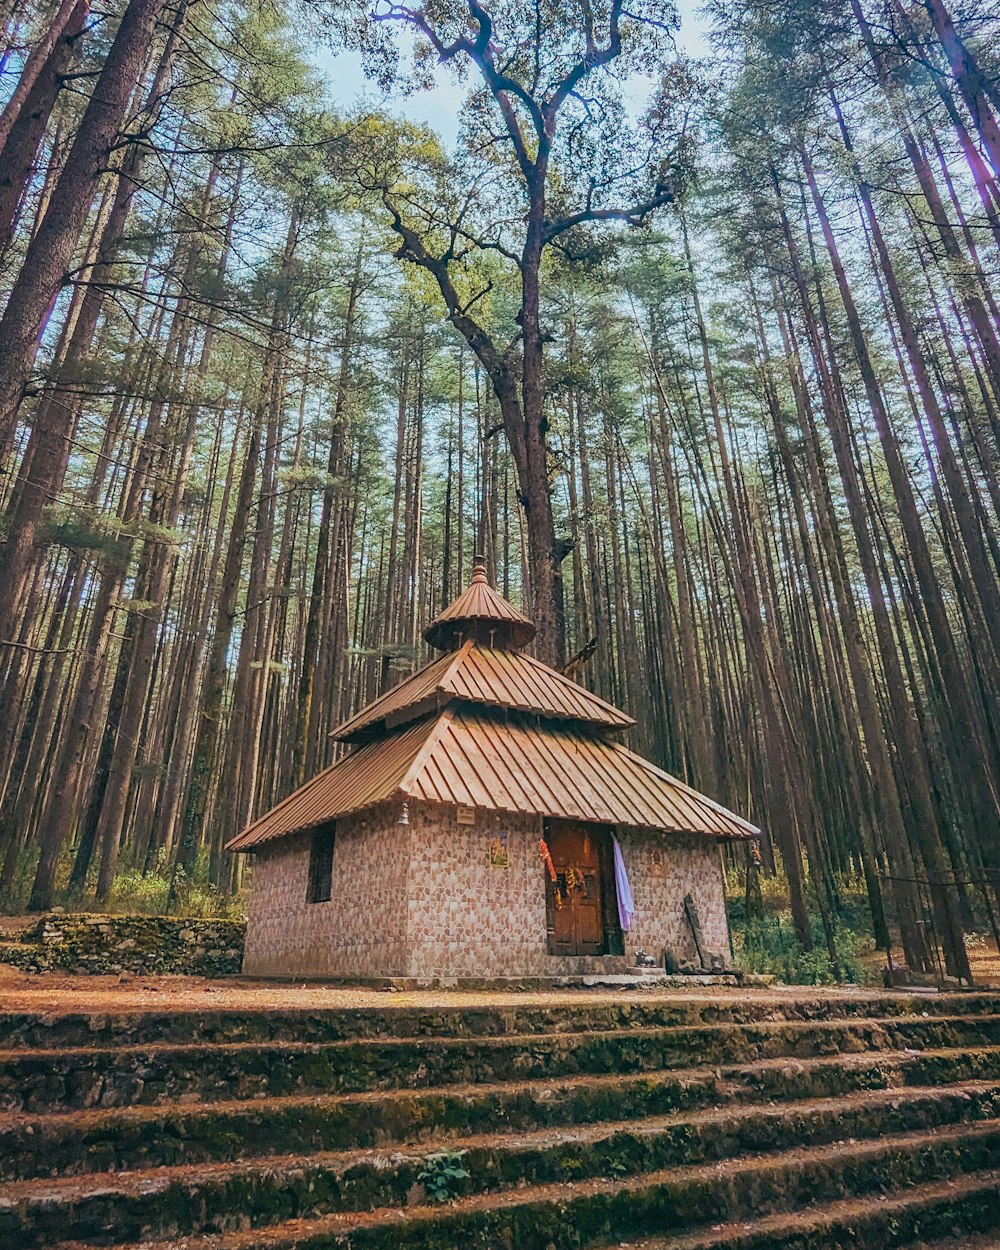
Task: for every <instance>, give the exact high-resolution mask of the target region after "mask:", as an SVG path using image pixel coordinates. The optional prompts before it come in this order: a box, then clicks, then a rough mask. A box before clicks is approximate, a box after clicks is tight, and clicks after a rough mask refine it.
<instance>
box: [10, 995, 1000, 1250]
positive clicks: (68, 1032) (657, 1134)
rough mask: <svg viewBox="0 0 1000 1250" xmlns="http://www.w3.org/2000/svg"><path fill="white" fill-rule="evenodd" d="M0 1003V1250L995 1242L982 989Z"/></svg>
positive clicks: (996, 1007) (61, 998) (995, 1105)
mask: <svg viewBox="0 0 1000 1250" xmlns="http://www.w3.org/2000/svg"><path fill="white" fill-rule="evenodd" d="M5 1007H6V1010H4V1012H3V1013H2V1014H0V1047H2V1054H0V1105H2V1107H3V1108H4V1110H3V1111H2V1113H0V1245H3V1246H4V1247H6V1246H8V1245H9V1246H11V1247H16V1248H17V1250H32V1248H34V1247H58V1248H59V1250H81V1248H82V1247H96V1246H119V1247H129V1248H130V1250H137V1248H138V1247H140V1246H141V1247H146V1248H147V1250H168V1248H170V1250H257V1248H258V1247H260V1248H261V1250H263V1248H264V1247H267V1248H268V1250H305V1248H306V1247H309V1248H310V1250H320V1248H321V1247H349V1248H351V1250H451V1248H453V1250H465V1248H466V1247H470V1248H473V1247H475V1248H480V1250H494V1248H495V1250H553V1248H554V1250H585V1248H589V1247H593V1248H595V1250H596V1248H597V1247H603V1246H622V1245H628V1246H630V1247H632V1248H633V1250H737V1248H739V1250H750V1248H751V1247H753V1248H758V1250H764V1248H765V1247H767V1248H779V1247H781V1248H785V1250H792V1248H793V1247H794V1248H795V1250H821V1248H822V1250H833V1248H834V1247H842V1246H843V1247H846V1246H848V1245H850V1246H851V1247H853V1250H876V1248H878V1250H888V1248H889V1247H904V1246H915V1245H916V1244H917V1243H918V1242H932V1241H939V1240H944V1239H949V1238H954V1237H958V1238H960V1239H962V1240H967V1244H968V1246H969V1247H970V1250H971V1247H972V1246H974V1245H975V1246H977V1247H978V1246H981V1245H983V1244H984V1243H983V1242H982V1241H981V1240H980V1239H979V1238H981V1236H982V1235H984V1234H987V1233H989V1232H990V1231H991V1230H995V1229H997V1228H1000V995H995V994H994V995H991V994H984V993H965V994H961V995H959V994H919V995H916V994H905V993H875V992H843V993H841V992H836V991H831V992H825V993H824V992H815V993H812V992H803V991H799V992H788V991H773V990H751V989H739V990H736V991H733V990H728V989H715V990H705V989H703V990H697V989H691V990H689V991H687V992H677V991H669V990H662V991H660V990H653V989H651V990H649V991H647V992H642V993H636V992H632V991H618V992H611V991H604V992H585V991H579V990H577V991H571V990H565V991H562V992H559V993H552V994H543V993H522V994H511V993H508V994H501V993H489V994H482V995H478V996H477V995H474V994H452V995H449V994H447V993H443V992H439V993H430V994H385V993H382V994H377V993H375V992H372V991H366V992H362V991H355V992H347V991H338V990H324V989H322V988H321V987H307V988H305V989H303V990H301V991H299V990H297V989H295V988H293V987H281V986H266V987H254V986H250V985H246V984H243V985H233V984H226V983H222V982H220V983H214V984H213V983H201V984H199V983H178V984H177V985H176V986H174V987H171V986H170V985H169V984H168V983H167V982H159V983H157V982H153V981H150V982H144V983H142V984H139V985H132V986H125V987H121V988H120V989H118V990H116V989H115V988H113V987H111V986H94V987H92V988H91V989H90V990H89V991H88V990H87V989H84V988H81V989H77V988H75V987H74V988H72V989H70V990H67V989H64V988H60V987H54V988H51V989H46V988H45V986H44V985H42V984H37V983H36V984H35V985H33V986H32V987H31V988H24V987H22V986H18V987H15V988H14V989H13V990H12V992H11V993H10V994H9V995H7V997H6V1000H5ZM444 1151H446V1152H451V1154H453V1155H455V1156H458V1158H457V1160H452V1162H457V1167H456V1169H455V1170H456V1172H457V1173H458V1175H457V1176H455V1177H453V1178H451V1179H449V1180H447V1183H446V1185H445V1195H444V1196H445V1197H446V1198H447V1199H448V1200H447V1201H443V1202H434V1201H431V1200H430V1199H431V1197H432V1196H433V1192H432V1190H433V1187H432V1186H429V1178H428V1173H430V1174H431V1176H433V1175H434V1174H435V1173H436V1172H440V1171H441V1169H442V1167H446V1166H447V1163H448V1161H447V1160H446V1161H445V1163H444V1164H442V1162H441V1161H440V1159H438V1160H435V1159H434V1158H433V1157H431V1158H429V1156H436V1155H439V1154H440V1153H441V1152H444ZM462 1173H465V1174H467V1175H462ZM950 1244H956V1245H957V1244H960V1242H958V1243H950Z"/></svg>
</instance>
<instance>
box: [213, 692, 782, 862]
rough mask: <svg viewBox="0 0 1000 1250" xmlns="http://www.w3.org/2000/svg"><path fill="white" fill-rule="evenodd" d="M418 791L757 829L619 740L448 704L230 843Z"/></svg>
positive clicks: (695, 828) (247, 845) (336, 767)
mask: <svg viewBox="0 0 1000 1250" xmlns="http://www.w3.org/2000/svg"><path fill="white" fill-rule="evenodd" d="M407 798H412V799H419V800H424V801H427V802H431V803H449V804H458V805H461V806H466V807H479V808H484V809H486V810H489V811H500V812H526V813H529V814H534V815H539V816H548V817H552V818H558V819H567V820H582V821H591V822H595V823H598V824H609V825H618V826H626V827H629V826H631V827H636V828H644V829H660V830H665V831H669V832H688V833H701V834H705V835H708V836H710V837H715V838H739V839H743V838H748V837H753V836H754V835H755V834H757V833H758V832H759V830H758V829H756V828H755V826H753V825H751V824H749V823H748V822H747V821H745V820H743V819H742V818H741V817H739V816H737V815H735V813H733V812H730V811H728V810H727V809H726V808H724V807H722V806H721V805H720V804H718V803H715V802H713V800H712V799H709V798H706V797H705V795H703V794H699V793H698V791H696V790H692V789H691V787H690V786H687V785H685V784H684V783H683V782H682V781H678V780H677V778H676V777H672V776H671V775H670V774H669V773H665V772H663V771H662V769H659V768H657V767H656V766H655V765H653V764H651V763H649V761H648V760H644V759H642V758H641V756H638V755H635V754H634V753H633V752H632V751H629V750H627V749H626V748H625V747H623V746H621V745H620V744H619V743H617V742H609V741H607V740H606V739H605V738H603V737H600V736H597V735H595V734H594V733H592V732H588V731H587V730H586V729H584V728H574V727H573V726H569V725H567V726H564V727H558V728H557V727H554V726H553V725H552V723H551V722H548V723H543V722H539V721H538V720H537V719H535V718H526V717H520V716H516V715H508V716H499V715H491V714H489V713H484V712H482V711H480V710H478V709H474V708H468V707H463V706H461V705H452V706H450V707H448V708H446V709H445V710H444V711H443V712H441V713H439V714H438V715H436V716H431V717H428V718H427V719H425V720H422V721H419V722H417V723H416V724H414V725H410V726H409V727H407V728H406V729H404V730H402V731H401V732H399V733H396V734H393V735H392V736H391V737H389V738H384V739H382V740H380V741H378V742H371V743H369V744H368V745H366V746H363V747H360V748H359V749H358V750H356V751H353V752H352V753H351V754H350V755H347V756H345V757H344V758H343V759H341V760H338V762H337V763H336V764H333V765H331V767H329V768H327V769H326V770H325V771H323V772H321V773H319V774H318V775H317V776H316V777H314V778H313V779H312V781H309V782H307V783H306V784H305V785H304V786H302V787H301V788H300V789H298V790H296V791H295V792H294V794H291V795H289V796H288V798H287V799H285V800H284V802H282V803H279V804H278V806H277V807H274V808H272V809H271V811H269V812H267V813H265V814H264V815H263V816H261V817H260V818H259V819H257V820H255V821H254V822H253V824H251V825H249V826H248V827H247V828H246V829H244V830H243V831H242V832H241V833H239V834H237V835H236V837H235V838H233V839H232V840H231V841H230V842H229V843H228V849H229V850H231V851H249V850H254V849H255V848H256V847H258V846H260V845H262V844H263V843H264V842H269V841H271V840H272V839H274V838H280V837H284V836H286V835H287V834H291V833H297V832H299V831H300V830H303V829H310V828H314V827H315V826H317V825H321V824H326V823H327V822H328V821H331V820H336V818H337V817H338V816H345V815H347V814H348V813H350V812H356V811H361V810H363V809H364V808H368V807H373V806H375V805H376V804H378V803H383V802H386V801H388V800H393V799H395V800H401V799H407Z"/></svg>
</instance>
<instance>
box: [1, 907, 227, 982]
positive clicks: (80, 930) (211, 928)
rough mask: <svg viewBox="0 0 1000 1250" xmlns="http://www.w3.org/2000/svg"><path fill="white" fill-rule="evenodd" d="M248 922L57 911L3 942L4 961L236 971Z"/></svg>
mask: <svg viewBox="0 0 1000 1250" xmlns="http://www.w3.org/2000/svg"><path fill="white" fill-rule="evenodd" d="M245 927H246V926H245V925H244V923H243V922H242V921H241V920H226V919H215V920H205V919H190V918H185V917H180V916H107V915H101V914H94V915H91V914H80V915H77V914H72V913H70V914H67V913H65V912H52V913H49V914H47V915H45V916H43V917H41V919H39V920H38V921H36V923H35V924H33V925H32V926H31V927H30V928H28V929H25V930H23V931H22V932H21V933H20V934H18V936H17V940H16V941H12V942H4V943H0V963H9V964H14V965H15V966H16V967H18V968H21V969H22V970H23V971H25V972H47V971H50V970H58V971H60V972H73V973H76V972H80V973H94V974H107V973H113V972H133V973H148V974H152V973H165V972H166V973H183V974H185V975H187V976H201V977H219V976H231V975H232V974H233V973H235V972H239V970H240V960H241V959H242V955H243V935H244V930H245Z"/></svg>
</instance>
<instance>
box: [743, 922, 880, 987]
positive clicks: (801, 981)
mask: <svg viewBox="0 0 1000 1250" xmlns="http://www.w3.org/2000/svg"><path fill="white" fill-rule="evenodd" d="M811 922H812V925H811V927H812V939H813V949H812V950H809V951H807V950H804V949H803V948H802V946H801V945H800V943H799V941H798V938H797V937H796V936H795V930H794V928H793V926H792V923H791V918H790V917H789V916H788V915H787V913H786V915H784V916H782V915H780V914H778V915H772V914H766V915H763V916H755V917H753V918H752V919H751V920H743V921H742V923H737V924H734V926H733V954H734V956H735V959H736V963H737V965H738V966H739V967H741V968H743V969H744V970H745V971H746V972H756V973H763V974H765V975H767V976H773V977H776V978H777V979H778V980H779V981H784V982H785V983H786V984H788V985H834V984H836V983H838V982H848V983H850V984H853V985H865V984H867V983H869V982H870V980H871V976H870V973H869V971H868V969H867V968H866V967H865V964H864V962H863V960H862V955H863V954H864V949H865V947H866V945H867V946H869V947H870V945H871V939H870V938H866V937H865V935H864V934H861V933H858V932H857V931H856V930H854V929H852V928H849V927H847V926H846V925H845V924H843V923H838V925H837V927H836V929H835V931H834V949H835V951H836V954H837V968H836V970H835V969H834V968H833V967H832V966H831V962H830V956H829V953H828V951H827V947H826V938H825V936H824V933H823V927H822V924H821V922H820V919H819V917H818V916H813V917H812V918H811Z"/></svg>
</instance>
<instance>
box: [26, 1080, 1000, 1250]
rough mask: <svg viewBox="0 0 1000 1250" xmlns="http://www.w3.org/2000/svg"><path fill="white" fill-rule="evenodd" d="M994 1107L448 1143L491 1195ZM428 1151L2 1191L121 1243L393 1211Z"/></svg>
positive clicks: (806, 1112)
mask: <svg viewBox="0 0 1000 1250" xmlns="http://www.w3.org/2000/svg"><path fill="white" fill-rule="evenodd" d="M998 1113H1000V1083H995V1084H990V1083H973V1084H967V1085H960V1086H955V1087H953V1088H951V1089H944V1090H942V1089H919V1090H908V1091H899V1092H897V1093H895V1094H894V1095H893V1096H892V1097H891V1098H886V1097H885V1095H884V1093H882V1092H881V1091H879V1092H875V1093H872V1092H865V1093H861V1094H855V1095H852V1096H850V1097H847V1098H843V1099H825V1100H820V1101H813V1102H804V1103H803V1102H796V1103H791V1104H785V1105H783V1106H780V1107H759V1106H744V1107H736V1108H729V1109H725V1110H722V1111H717V1110H705V1111H701V1112H695V1113H693V1114H689V1115H672V1116H665V1117H652V1118H647V1119H644V1120H639V1121H635V1120H629V1121H621V1122H618V1123H611V1124H607V1123H601V1124H597V1125H589V1126H584V1127H579V1126H578V1127H575V1128H566V1129H562V1130H559V1131H553V1130H552V1129H545V1130H541V1131H538V1132H535V1133H531V1134H522V1135H511V1134H508V1135H500V1136H497V1135H488V1136H486V1135H483V1136H476V1137H469V1138H460V1139H458V1140H457V1141H455V1142H454V1143H452V1145H451V1150H452V1151H454V1152H455V1153H457V1154H460V1155H461V1163H462V1167H463V1168H464V1169H465V1170H466V1171H467V1172H468V1173H469V1176H468V1178H467V1179H465V1180H464V1181H463V1182H461V1183H460V1184H459V1185H458V1186H457V1187H456V1189H457V1190H458V1191H460V1192H462V1193H463V1194H472V1193H489V1192H493V1191H499V1190H505V1189H512V1188H515V1187H519V1186H527V1185H533V1186H539V1185H550V1184H556V1183H559V1182H564V1181H567V1180H572V1181H580V1180H583V1179H584V1178H587V1177H624V1176H635V1175H639V1174H641V1173H647V1172H661V1171H664V1170H666V1169H669V1168H690V1167H693V1166H697V1165H702V1164H706V1163H710V1162H713V1161H719V1160H733V1159H737V1158H740V1157H742V1156H745V1155H760V1154H763V1153H765V1152H773V1151H781V1150H783V1149H785V1148H786V1147H787V1143H788V1142H789V1141H794V1142H795V1143H796V1145H797V1146H798V1147H799V1148H802V1147H813V1146H817V1145H821V1144H824V1143H842V1142H844V1141H850V1142H852V1143H853V1142H856V1141H861V1140H865V1139H870V1138H875V1137H882V1138H886V1139H888V1138H889V1137H891V1136H893V1135H895V1136H900V1135H906V1134H912V1133H915V1132H918V1131H923V1130H927V1129H937V1128H941V1127H943V1126H947V1125H960V1124H965V1123H972V1122H976V1121H991V1122H992V1123H993V1124H994V1125H995V1126H996V1128H997V1130H998V1134H1000V1120H997V1119H995V1117H996V1116H997V1114H998ZM997 1140H998V1143H1000V1136H998V1139H997ZM427 1157H428V1152H427V1149H426V1147H424V1148H422V1149H412V1148H411V1149H409V1150H399V1149H397V1150H395V1151H392V1152H389V1153H387V1152H386V1151H384V1150H383V1151H360V1150H351V1151H341V1152H328V1153H317V1154H313V1155H312V1156H309V1157H305V1158H304V1157H303V1156H302V1155H298V1154H296V1155H286V1156H281V1157H268V1158H266V1159H259V1160H252V1161H246V1160H244V1161H240V1162H227V1163H216V1164H210V1165H202V1166H200V1167H190V1166H187V1167H173V1168H159V1169H151V1170H147V1171H140V1172H131V1173H126V1174H115V1173H99V1174H96V1175H91V1176H85V1177H70V1178H61V1179H59V1180H34V1181H27V1182H22V1183H20V1184H13V1185H7V1186H5V1192H4V1197H5V1199H6V1202H7V1204H8V1218H7V1224H8V1227H9V1228H10V1229H11V1231H12V1232H13V1235H15V1236H16V1238H17V1240H18V1244H20V1245H23V1246H25V1247H28V1246H39V1245H45V1244H47V1243H48V1242H50V1241H52V1240H53V1239H54V1238H55V1237H57V1236H62V1237H66V1236H69V1237H73V1238H77V1239H84V1240H85V1239H88V1238H90V1239H98V1240H100V1239H103V1238H111V1239H114V1240H116V1241H128V1240H131V1239H133V1238H136V1237H140V1236H146V1235H161V1236H166V1235H189V1234H196V1233H199V1232H203V1231H224V1230H226V1229H227V1228H233V1227H239V1224H240V1221H241V1220H243V1219H245V1218H246V1215H245V1214H244V1213H246V1212H252V1219H253V1222H254V1223H256V1224H259V1225H268V1224H273V1223H276V1222H278V1221H281V1220H285V1219H289V1218H292V1217H295V1218H311V1217H316V1216H320V1215H324V1214H327V1213H330V1212H334V1211H368V1210H371V1209H375V1208H379V1207H397V1206H402V1205H406V1204H407V1201H408V1200H409V1199H412V1198H413V1196H414V1195H415V1194H416V1193H419V1192H420V1191H421V1186H420V1173H421V1172H422V1170H423V1169H424V1168H425V1167H426V1166H427ZM11 1208H13V1210H12V1209H11ZM15 1213H16V1216H15ZM15 1218H16V1219H17V1221H18V1223H17V1224H16V1227H15Z"/></svg>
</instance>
